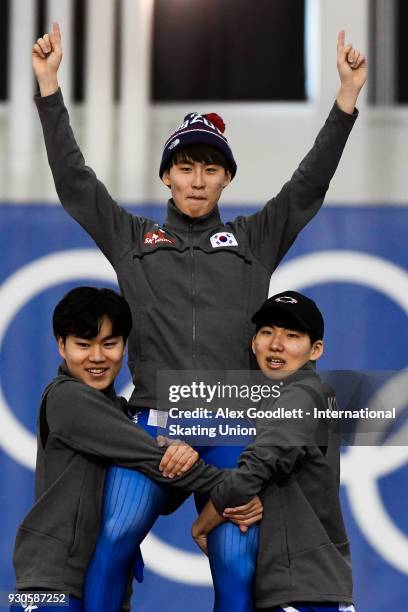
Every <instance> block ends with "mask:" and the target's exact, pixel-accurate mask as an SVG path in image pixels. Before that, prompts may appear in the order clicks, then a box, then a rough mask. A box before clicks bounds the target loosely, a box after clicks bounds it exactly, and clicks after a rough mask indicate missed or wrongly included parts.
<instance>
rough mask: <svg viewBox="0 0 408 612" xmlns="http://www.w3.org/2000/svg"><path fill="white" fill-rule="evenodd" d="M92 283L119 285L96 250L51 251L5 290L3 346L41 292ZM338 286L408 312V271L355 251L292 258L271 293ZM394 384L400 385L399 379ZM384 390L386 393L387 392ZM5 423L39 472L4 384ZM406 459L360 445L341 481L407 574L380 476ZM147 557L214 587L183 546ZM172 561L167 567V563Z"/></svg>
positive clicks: (404, 454) (163, 569)
mask: <svg viewBox="0 0 408 612" xmlns="http://www.w3.org/2000/svg"><path fill="white" fill-rule="evenodd" d="M90 278H92V279H94V280H102V281H105V282H116V277H115V274H114V272H113V270H112V268H111V266H110V265H109V264H108V262H107V261H106V259H105V258H104V257H103V255H102V254H100V253H99V252H98V251H97V250H95V249H76V250H69V251H61V252H58V253H55V254H51V255H48V256H45V257H43V258H41V259H39V260H36V261H34V262H32V263H30V264H28V265H26V266H24V267H23V268H21V269H20V270H18V271H17V272H16V273H14V274H13V275H12V276H10V277H9V278H8V279H7V280H6V281H5V282H4V283H3V285H2V286H1V287H0V347H1V344H2V341H3V338H4V335H5V333H6V330H7V327H8V325H9V324H10V322H11V321H12V319H13V318H14V316H15V315H16V313H17V312H18V311H19V309H20V308H22V307H23V306H24V304H25V303H27V302H28V301H29V300H30V299H32V298H33V297H34V296H35V295H36V294H38V293H40V292H41V291H44V290H45V289H47V288H49V287H51V286H55V285H57V284H60V283H64V282H69V281H73V280H80V279H90ZM336 281H337V282H351V283H356V284H359V285H363V286H367V287H370V288H373V289H376V290H377V291H379V292H381V293H383V294H385V295H386V296H387V297H389V298H390V299H391V300H393V301H394V302H395V303H397V304H398V305H399V306H400V307H401V308H402V309H403V310H404V311H405V312H406V313H408V275H407V273H406V272H405V271H404V270H403V269H401V268H399V267H398V266H396V265H395V264H392V263H390V262H387V261H385V260H383V259H381V258H379V257H375V256H373V255H367V254H362V253H359V252H353V251H319V252H317V253H314V254H310V255H305V256H302V257H298V258H296V259H293V260H291V261H289V262H288V263H286V264H284V265H282V266H281V267H280V268H279V269H278V270H277V271H276V272H275V273H274V275H273V277H272V281H271V291H270V293H278V292H281V291H285V290H288V289H300V288H304V287H308V286H311V285H316V284H322V283H328V282H336ZM391 383H393V384H394V383H395V384H398V381H390V384H391ZM382 392H383V393H387V390H386V389H383V390H382ZM394 392H395V391H394ZM404 393H407V390H406V389H405V388H404V389H402V390H401V393H400V397H401V400H402V401H404V400H405V401H407V400H408V397H404ZM0 419H1V422H2V427H1V428H0V445H1V446H2V447H3V448H4V450H5V451H6V452H7V453H8V454H9V455H10V456H11V457H12V458H13V459H15V460H16V461H17V462H19V463H21V464H22V465H24V466H25V467H28V468H30V469H32V468H33V467H34V465H35V452H36V450H35V446H36V442H35V437H34V436H33V434H32V433H31V432H28V431H27V430H26V429H25V427H24V426H22V424H21V423H20V422H19V421H18V420H17V419H16V418H15V416H14V415H13V413H12V411H11V410H10V409H9V407H8V405H7V402H6V399H5V398H4V395H3V392H2V389H1V387H0ZM374 450H375V452H374ZM407 459H408V449H407V448H405V447H399V446H383V447H376V448H375V449H373V448H372V447H364V448H361V447H354V448H352V449H350V450H349V452H348V453H347V455H346V456H345V457H344V458H343V460H342V482H343V483H344V484H345V485H346V486H347V490H348V495H349V499H350V504H351V507H352V509H353V512H354V516H355V519H356V521H357V522H358V524H359V527H360V529H361V531H362V532H363V533H364V534H365V536H366V538H367V540H368V541H369V542H370V544H371V545H372V546H374V548H375V549H376V550H377V551H378V552H379V553H380V555H382V556H383V557H384V558H385V559H386V560H387V561H388V562H389V563H391V564H392V565H394V567H396V568H398V569H399V570H401V571H404V572H406V573H408V538H407V537H406V535H405V534H404V533H402V532H401V531H400V530H399V529H398V528H397V527H396V526H395V525H394V524H393V523H392V522H391V520H390V519H389V517H388V515H387V513H386V510H385V508H384V506H383V504H382V500H381V498H380V495H379V492H378V487H377V479H378V478H379V476H381V475H383V474H386V473H388V472H390V471H392V470H394V469H397V468H398V467H400V466H402V465H405V463H406V461H407ZM357 468H358V469H357ZM366 508H369V512H367V511H366ZM143 554H144V557H145V561H146V565H147V566H148V567H149V568H151V569H152V570H153V571H154V572H156V573H157V574H160V575H163V576H165V577H166V578H170V579H172V580H176V581H180V582H183V583H189V584H195V585H202V586H204V585H210V584H211V576H210V572H209V568H208V563H207V561H206V560H205V559H202V558H201V557H200V556H199V555H197V554H194V553H188V552H184V551H181V550H179V549H176V548H174V547H173V546H170V545H168V544H166V543H164V542H162V541H161V540H160V539H159V538H157V537H156V536H154V535H152V534H151V535H150V536H148V538H146V540H145V542H144V544H143ZM167 558H168V559H169V562H168V563H167V562H166V561H165V559H167ZM170 560H171V561H170Z"/></svg>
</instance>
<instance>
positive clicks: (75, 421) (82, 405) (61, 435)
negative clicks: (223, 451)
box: [46, 380, 223, 493]
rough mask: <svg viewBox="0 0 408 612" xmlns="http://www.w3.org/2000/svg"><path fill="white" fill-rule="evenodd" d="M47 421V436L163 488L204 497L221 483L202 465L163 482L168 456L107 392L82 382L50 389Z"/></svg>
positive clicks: (217, 472)
mask: <svg viewBox="0 0 408 612" xmlns="http://www.w3.org/2000/svg"><path fill="white" fill-rule="evenodd" d="M46 416H47V424H48V427H49V435H50V436H54V437H56V438H58V439H59V440H60V441H61V442H63V443H64V444H66V445H67V446H69V447H71V448H73V449H75V450H76V451H78V452H81V453H86V454H88V455H94V456H97V457H100V458H105V459H107V460H108V461H111V462H112V463H117V464H119V465H122V466H124V467H127V468H134V469H137V470H139V471H140V472H142V473H143V474H145V475H146V476H148V477H149V478H152V479H153V480H156V481H157V482H160V483H162V484H168V485H172V486H174V487H176V488H178V489H182V490H186V491H200V492H203V493H204V492H208V491H210V490H211V489H212V488H213V487H214V486H215V485H216V484H218V483H219V482H221V481H222V479H223V472H222V471H221V470H219V469H217V468H216V467H214V466H212V465H207V464H206V463H204V461H202V460H200V461H198V462H197V463H196V464H195V465H194V466H193V467H192V468H191V470H189V471H188V472H187V473H186V474H183V475H182V476H177V477H175V478H173V479H169V478H165V477H164V476H163V475H162V473H161V472H160V470H159V469H158V466H159V463H160V460H161V458H162V456H163V454H164V451H163V449H161V448H159V447H158V446H157V444H156V441H155V440H154V438H152V437H151V436H150V435H149V434H148V433H147V432H145V431H144V429H142V428H141V427H139V426H137V425H135V424H134V423H132V422H131V421H130V420H129V419H128V418H127V417H126V416H125V415H124V414H123V413H122V412H121V410H120V409H119V408H118V406H116V405H115V404H114V403H113V402H112V400H110V399H109V398H108V397H106V396H105V395H104V394H103V393H101V392H100V391H97V390H95V389H92V387H89V386H88V385H85V384H83V383H81V382H79V381H75V380H69V381H65V382H62V383H60V384H57V385H56V386H55V387H54V388H53V389H51V390H50V392H49V393H48V397H47V409H46Z"/></svg>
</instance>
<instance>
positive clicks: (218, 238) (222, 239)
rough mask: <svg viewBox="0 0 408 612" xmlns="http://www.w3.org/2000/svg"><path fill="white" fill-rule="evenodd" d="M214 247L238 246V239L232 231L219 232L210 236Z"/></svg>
mask: <svg viewBox="0 0 408 612" xmlns="http://www.w3.org/2000/svg"><path fill="white" fill-rule="evenodd" d="M210 242H211V246H212V247H213V249H216V248H217V247H226V246H238V242H237V239H236V238H235V236H234V234H231V233H230V232H217V233H216V234H214V235H213V236H211V238H210Z"/></svg>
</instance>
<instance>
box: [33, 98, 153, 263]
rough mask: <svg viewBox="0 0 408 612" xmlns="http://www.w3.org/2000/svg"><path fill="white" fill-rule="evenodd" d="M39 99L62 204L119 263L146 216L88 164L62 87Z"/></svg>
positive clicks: (111, 260)
mask: <svg viewBox="0 0 408 612" xmlns="http://www.w3.org/2000/svg"><path fill="white" fill-rule="evenodd" d="M35 103H36V105H37V110H38V113H39V116H40V120H41V124H42V129H43V134H44V140H45V146H46V149H47V156H48V163H49V165H50V168H51V171H52V175H53V177H54V182H55V188H56V190H57V193H58V197H59V198H60V201H61V204H62V205H63V207H64V208H65V210H66V211H67V213H68V214H69V215H71V216H72V217H73V218H74V219H75V220H76V221H78V223H80V225H82V227H83V228H84V229H85V230H86V231H87V232H88V234H90V236H91V237H92V238H93V239H94V240H95V242H96V244H97V245H98V247H99V248H100V249H101V251H102V252H103V254H104V255H105V256H106V257H107V259H108V260H109V261H110V262H111V263H112V265H115V263H116V262H117V261H118V260H119V259H120V258H121V257H122V255H123V254H124V253H126V252H127V251H128V250H129V248H131V245H132V243H133V241H134V240H135V236H138V235H139V229H140V226H141V224H142V223H143V221H144V219H143V218H142V217H134V216H133V215H131V214H130V213H128V212H127V211H126V210H124V209H123V208H121V207H120V206H119V205H118V204H117V203H116V202H115V201H114V200H113V199H112V198H111V196H110V195H109V193H108V191H107V189H106V187H105V186H104V185H103V183H101V182H100V181H99V180H98V179H97V177H96V176H95V173H94V172H93V170H92V169H91V168H89V167H88V166H86V165H85V160H84V158H83V156H82V153H81V151H80V149H79V146H78V144H77V142H76V140H75V136H74V134H73V131H72V128H71V126H70V122H69V116H68V111H67V109H66V107H65V105H64V101H63V98H62V93H61V90H58V91H57V92H56V93H55V94H52V95H50V96H45V97H43V98H42V97H40V96H36V97H35Z"/></svg>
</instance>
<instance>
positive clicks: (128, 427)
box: [13, 369, 223, 597]
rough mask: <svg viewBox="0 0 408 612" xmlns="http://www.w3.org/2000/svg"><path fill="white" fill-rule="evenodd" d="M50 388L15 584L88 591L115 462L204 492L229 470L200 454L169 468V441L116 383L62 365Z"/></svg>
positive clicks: (21, 532)
mask: <svg viewBox="0 0 408 612" xmlns="http://www.w3.org/2000/svg"><path fill="white" fill-rule="evenodd" d="M44 393H45V394H44V399H43V402H42V404H41V409H40V413H39V417H38V423H37V444H38V447H37V448H38V450H37V465H36V494H35V499H36V501H35V505H34V506H33V508H32V509H31V510H30V512H29V513H28V514H27V516H26V517H25V518H24V520H23V522H22V524H21V525H20V528H19V530H18V533H17V538H16V544H15V548H14V559H13V561H14V568H15V572H16V577H17V583H16V584H17V588H18V589H26V590H27V589H30V588H37V589H38V588H43V589H46V588H48V589H56V590H61V591H68V592H69V593H70V594H71V595H74V596H76V597H82V585H83V580H84V577H85V572H86V569H87V567H88V565H89V562H90V559H91V556H92V552H93V549H94V546H95V544H96V540H97V536H98V532H99V527H100V518H101V509H102V495H103V486H104V478H105V471H106V468H107V467H108V465H109V464H110V463H117V464H119V465H122V466H124V467H127V468H135V469H137V470H139V471H140V472H142V473H143V474H145V475H146V476H149V477H150V478H152V479H154V480H156V481H158V482H160V483H164V484H167V485H169V486H171V487H173V488H174V487H175V488H176V489H179V490H186V491H201V492H203V493H205V492H209V491H210V490H211V489H212V488H213V487H214V486H215V485H216V484H218V483H219V482H220V481H221V480H222V478H223V472H222V471H221V470H218V469H217V468H215V467H213V466H211V465H206V464H205V463H204V462H203V461H202V460H200V461H198V462H197V463H196V464H195V466H193V468H192V469H191V470H189V471H188V472H187V473H186V474H184V475H183V476H177V477H175V478H174V479H172V480H169V479H168V478H165V477H164V476H162V474H161V472H160V471H159V469H158V466H159V463H160V460H161V458H162V456H163V452H164V451H163V449H160V448H159V447H158V446H157V444H156V442H155V440H154V438H152V437H151V436H150V435H149V434H148V433H147V432H145V431H144V429H142V428H141V427H139V426H137V425H135V424H134V423H132V421H130V420H129V419H128V417H127V416H125V414H124V412H123V410H122V400H121V398H118V397H116V395H115V392H114V389H113V387H111V388H110V389H109V391H108V392H106V394H105V393H102V392H101V391H97V390H95V389H93V388H92V387H89V386H88V385H86V384H84V383H82V382H80V381H79V380H77V379H75V378H71V377H70V376H69V375H68V373H67V370H65V369H62V370H60V375H59V376H58V377H57V378H56V379H54V381H53V382H52V383H51V385H50V386H49V387H47V389H46V390H45V392H44Z"/></svg>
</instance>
